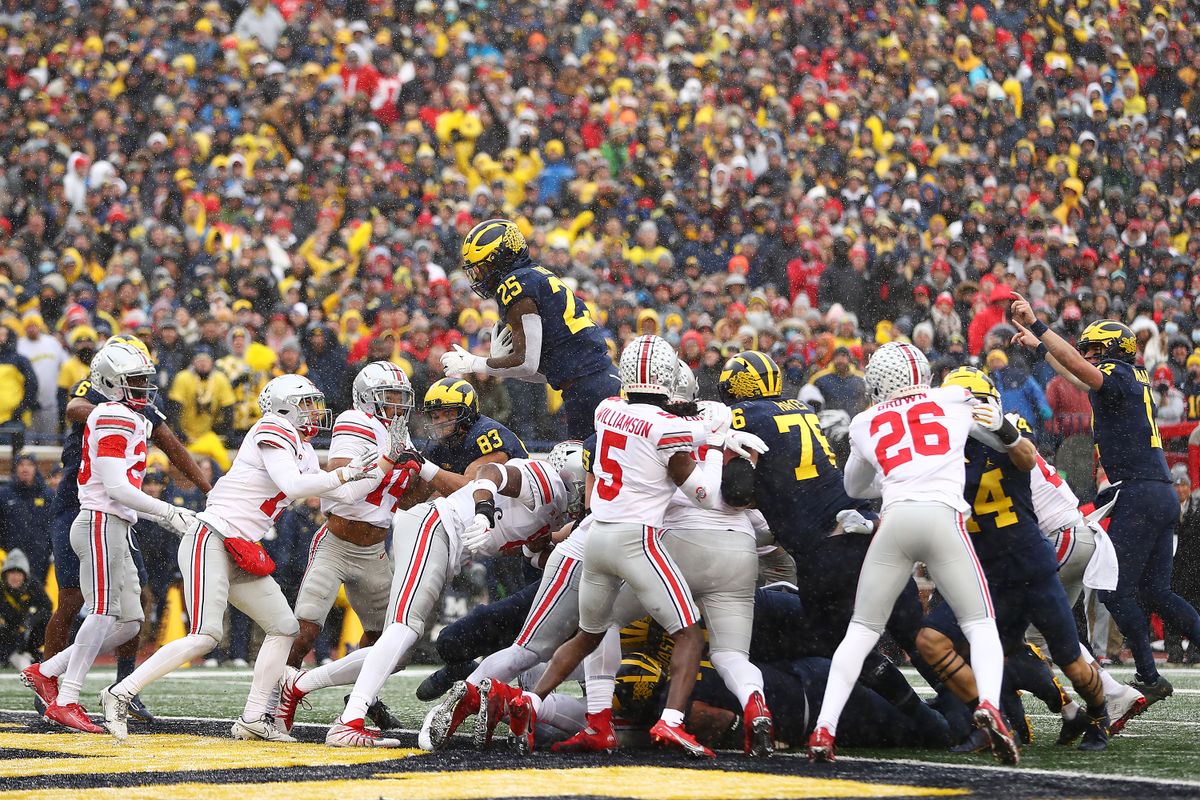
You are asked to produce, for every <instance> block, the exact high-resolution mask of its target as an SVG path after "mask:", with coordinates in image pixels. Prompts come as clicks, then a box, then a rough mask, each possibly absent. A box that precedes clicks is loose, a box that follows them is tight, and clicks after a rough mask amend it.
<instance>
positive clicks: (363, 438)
mask: <svg viewBox="0 0 1200 800" xmlns="http://www.w3.org/2000/svg"><path fill="white" fill-rule="evenodd" d="M387 447H388V431H387V428H385V427H384V426H383V423H382V422H380V421H379V420H378V419H377V418H375V417H373V416H371V415H370V414H367V413H365V412H363V411H358V410H357V409H351V410H349V411H343V412H342V413H341V414H339V415H338V418H337V420H336V421H335V422H334V423H333V439H332V441H331V442H330V443H329V458H330V459H334V458H349V459H354V458H357V457H358V456H360V455H362V454H363V453H367V452H369V453H371V455H373V456H374V457H375V458H380V457H382V456H383V454H384V453H385V452H387ZM411 480H412V472H411V471H409V470H393V471H392V472H389V473H388V474H387V475H385V476H384V477H383V479H382V480H378V481H375V480H372V481H368V483H370V484H371V487H370V492H368V494H367V496H366V497H365V498H363V499H362V501H361V502H358V503H347V502H344V501H341V500H326V499H323V498H322V500H321V513H323V514H327V515H328V514H333V515H334V516H338V517H341V518H342V519H348V520H353V521H355V522H365V523H367V524H368V525H374V526H375V527H376V528H387V527H389V526H390V525H391V524H392V515H393V514H394V513H395V512H396V504H397V503H399V502H400V498H401V496H403V494H404V490H405V489H407V488H408V484H409V481H411ZM363 488H364V489H366V488H367V487H365V486H364V487H363Z"/></svg>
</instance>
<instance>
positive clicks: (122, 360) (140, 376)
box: [90, 341, 158, 409]
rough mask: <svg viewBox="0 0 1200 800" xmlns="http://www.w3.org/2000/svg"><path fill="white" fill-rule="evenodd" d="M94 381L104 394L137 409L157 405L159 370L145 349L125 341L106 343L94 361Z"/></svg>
mask: <svg viewBox="0 0 1200 800" xmlns="http://www.w3.org/2000/svg"><path fill="white" fill-rule="evenodd" d="M90 366H91V375H90V379H91V382H92V386H93V387H94V388H95V389H96V390H97V391H98V392H100V394H102V395H104V396H105V397H107V398H108V399H109V400H112V401H114V402H117V403H121V404H122V405H126V406H129V407H130V408H134V409H141V408H145V407H146V406H148V405H150V404H151V403H153V402H154V398H155V396H156V395H157V394H158V387H157V386H155V385H154V376H155V375H156V374H157V372H158V370H156V369H155V368H154V364H152V363H151V362H150V356H148V355H146V353H145V346H144V345H143V347H142V349H141V350H139V349H138V348H136V347H134V346H133V345H131V344H127V343H125V342H123V341H120V342H113V343H112V344H106V345H104V347H102V348H100V352H98V353H96V355H95V356H94V357H93V358H92V363H91V365H90Z"/></svg>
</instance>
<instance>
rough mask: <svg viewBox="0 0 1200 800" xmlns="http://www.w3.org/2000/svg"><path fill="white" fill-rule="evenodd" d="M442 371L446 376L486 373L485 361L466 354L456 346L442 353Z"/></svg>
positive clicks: (482, 358)
mask: <svg viewBox="0 0 1200 800" xmlns="http://www.w3.org/2000/svg"><path fill="white" fill-rule="evenodd" d="M442 369H443V370H445V372H446V374H447V375H466V374H467V373H470V372H487V371H488V368H487V359H486V358H484V357H483V356H477V355H475V354H474V353H471V352H468V351H467V350H464V349H463V348H462V347H460V346H459V345H457V344H456V345H454V348H453V349H452V350H447V351H446V352H445V353H442Z"/></svg>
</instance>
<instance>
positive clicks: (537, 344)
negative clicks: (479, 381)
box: [487, 314, 542, 382]
mask: <svg viewBox="0 0 1200 800" xmlns="http://www.w3.org/2000/svg"><path fill="white" fill-rule="evenodd" d="M521 328H522V329H523V330H524V331H525V360H524V361H523V362H521V363H520V364H518V365H517V366H515V367H502V368H497V367H492V366H489V367H488V368H487V371H488V374H489V375H496V376H499V377H501V378H519V379H521V380H533V381H534V382H536V378H535V377H534V376H536V375H537V374H538V369H539V367H540V366H541V361H542V318H541V317H540V316H539V315H537V314H522V315H521Z"/></svg>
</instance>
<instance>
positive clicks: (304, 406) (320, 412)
mask: <svg viewBox="0 0 1200 800" xmlns="http://www.w3.org/2000/svg"><path fill="white" fill-rule="evenodd" d="M300 411H302V412H303V413H304V420H303V424H302V425H299V426H297V427H299V429H300V435H301V436H303V437H304V441H306V442H307V441H308V440H310V439H312V438H313V437H314V436H316V435H317V431H318V430H320V429H321V427H323V425H322V423H323V422H324V418H325V416H326V412H325V398H324V397H306V398H304V399H303V400H301V401H300Z"/></svg>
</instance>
